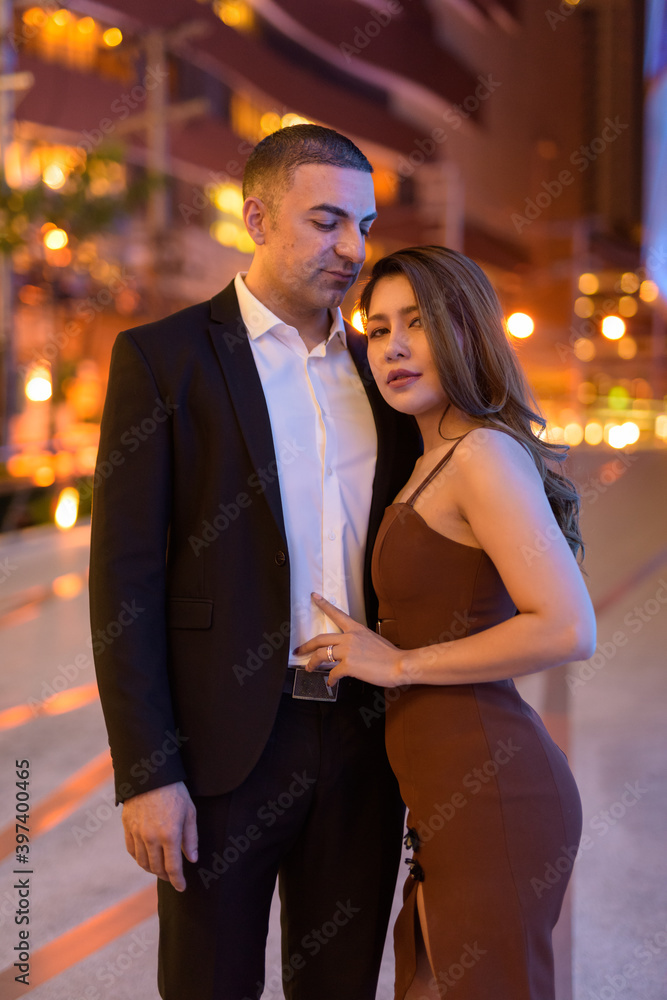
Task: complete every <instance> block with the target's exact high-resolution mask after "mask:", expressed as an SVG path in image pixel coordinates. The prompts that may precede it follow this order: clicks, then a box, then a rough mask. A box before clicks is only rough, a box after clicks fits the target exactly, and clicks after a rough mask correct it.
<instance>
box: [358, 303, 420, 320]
mask: <svg viewBox="0 0 667 1000" xmlns="http://www.w3.org/2000/svg"><path fill="white" fill-rule="evenodd" d="M398 311H399V313H400V315H401V316H406V315H407V313H411V312H419V306H402V307H401V308H400V309H399V310H398ZM386 318H387V317H386V315H385V314H384V313H373V315H372V316H368V317H367V318H366V322H367V323H370V322H371V320H373V319H386Z"/></svg>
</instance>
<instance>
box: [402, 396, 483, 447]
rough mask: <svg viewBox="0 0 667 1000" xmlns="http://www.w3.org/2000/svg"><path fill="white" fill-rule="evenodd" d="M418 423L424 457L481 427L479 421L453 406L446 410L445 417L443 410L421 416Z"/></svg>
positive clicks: (418, 417)
mask: <svg viewBox="0 0 667 1000" xmlns="http://www.w3.org/2000/svg"><path fill="white" fill-rule="evenodd" d="M417 423H418V425H419V432H420V434H421V436H422V440H423V442H424V455H427V454H428V453H429V452H431V451H435V449H436V448H441V447H442V445H443V444H445V443H446V442H448V441H455V440H456V438H459V437H461V435H462V434H465V433H466V432H467V431H471V430H472V429H473V428H474V427H479V426H481V425H480V422H479V421H478V420H474V419H473V418H472V417H469V416H468V415H467V414H466V413H462V412H461V410H457V409H456V407H454V406H451V405H450V406H448V407H447V409H446V410H445V415H444V417H443V412H442V410H441V411H440V412H439V413H428V414H426V413H425V414H419V415H418V416H417Z"/></svg>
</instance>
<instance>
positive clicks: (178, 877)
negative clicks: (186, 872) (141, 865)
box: [164, 843, 185, 892]
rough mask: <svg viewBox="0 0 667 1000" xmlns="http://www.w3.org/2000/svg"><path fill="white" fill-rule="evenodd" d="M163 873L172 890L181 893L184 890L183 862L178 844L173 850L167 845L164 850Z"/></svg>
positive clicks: (171, 845)
mask: <svg viewBox="0 0 667 1000" xmlns="http://www.w3.org/2000/svg"><path fill="white" fill-rule="evenodd" d="M164 871H165V875H166V878H168V879H169V881H170V882H171V884H172V885H173V887H174V889H177V890H178V892H183V890H184V889H185V878H184V877H183V860H182V854H181V848H180V844H179V846H178V848H175V847H174V845H173V844H171V843H169V844H167V845H166V846H165V849H164Z"/></svg>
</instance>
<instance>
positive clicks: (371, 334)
mask: <svg viewBox="0 0 667 1000" xmlns="http://www.w3.org/2000/svg"><path fill="white" fill-rule="evenodd" d="M386 332H387V328H386V327H385V326H376V327H375V329H374V330H369V331H368V339H369V340H372V339H373V337H380V336H381V335H382V334H383V333H386Z"/></svg>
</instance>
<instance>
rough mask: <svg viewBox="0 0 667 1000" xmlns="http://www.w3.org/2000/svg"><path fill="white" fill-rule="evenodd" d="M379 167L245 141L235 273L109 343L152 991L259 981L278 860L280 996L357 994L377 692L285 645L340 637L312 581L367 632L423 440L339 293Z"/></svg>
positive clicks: (114, 580) (227, 988) (226, 992)
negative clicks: (335, 678)
mask: <svg viewBox="0 0 667 1000" xmlns="http://www.w3.org/2000/svg"><path fill="white" fill-rule="evenodd" d="M371 173H372V167H371V165H370V163H369V162H368V161H367V160H366V158H365V157H364V155H363V154H362V153H361V152H360V150H359V149H357V147H356V146H355V145H354V144H353V143H352V142H350V140H349V139H347V138H345V137H344V136H341V135H339V134H338V133H336V132H333V131H331V130H329V129H324V128H321V127H320V126H314V125H297V126H293V127H292V128H287V129H282V130H280V131H279V132H276V133H274V134H273V135H271V136H269V137H268V138H266V139H265V140H263V142H261V143H260V144H259V145H258V146H257V147H256V149H255V150H254V151H253V153H252V154H251V156H250V158H249V160H248V164H247V167H246V172H245V175H244V197H245V203H244V210H243V211H244V219H245V223H246V227H247V229H248V232H249V233H250V235H251V236H252V238H253V240H254V242H255V244H256V252H255V254H254V256H253V260H252V263H251V266H250V269H249V271H248V273H247V274H246V275H243V274H239V275H237V277H236V279H235V280H234V281H233V282H232V283H231V284H230V285H228V286H227V288H225V289H224V290H223V291H222V292H220V293H219V294H218V295H216V296H215V297H214V298H213V299H212V300H211V301H210V302H206V303H202V304H200V305H196V306H192V307H190V308H188V309H184V310H183V311H182V312H180V313H177V314H175V315H174V316H170V317H167V318H166V319H164V320H161V321H159V322H157V323H151V324H148V325H147V326H144V327H140V328H138V329H135V330H131V331H126V332H125V333H122V334H120V335H119V337H118V338H117V340H116V343H115V345H114V350H113V354H112V361H111V370H110V376H109V388H108V393H107V400H106V404H105V409H104V415H103V419H102V431H101V439H100V453H99V459H98V471H99V475H98V476H97V480H98V481H99V485H98V486H97V488H96V491H95V494H94V500H93V519H92V557H91V571H90V581H91V587H90V594H91V620H92V627H93V634H94V635H96V636H98V641H97V643H96V649H97V654H96V669H97V674H98V681H99V686H100V695H101V699H102V706H103V709H104V714H105V720H106V723H107V728H108V731H109V742H110V745H111V752H112V757H113V762H114V770H115V776H116V790H117V798H118V800H119V801H122V802H123V803H124V804H123V824H124V828H125V839H126V844H127V848H128V851H129V852H130V854H132V856H133V857H134V858H135V859H136V860H137V862H138V863H139V864H140V865H141V866H142V867H143V868H145V869H146V870H147V871H150V872H153V873H154V874H155V875H157V876H158V877H159V879H160V881H159V883H158V909H159V916H160V953H159V986H160V992H161V995H162V997H163V998H165V1000H188V998H191V997H197V998H198V1000H199V998H203V1000H214V998H215V1000H254V998H256V997H259V996H260V995H261V993H262V987H263V980H264V949H265V942H266V933H267V925H268V917H269V908H270V903H271V897H272V894H273V890H274V886H275V882H276V877H277V876H278V878H279V886H280V894H281V904H282V906H281V914H282V930H283V942H282V948H283V981H284V990H285V995H286V996H287V997H288V998H289V1000H372V998H373V997H374V996H375V989H376V983H377V976H378V971H379V964H380V958H381V955H382V948H383V943H384V937H385V933H386V926H387V922H388V917H389V911H390V906H391V900H392V895H393V888H394V882H395V876H396V867H397V863H398V857H399V853H400V835H401V826H402V815H403V810H402V806H401V803H400V801H399V797H398V793H397V788H396V784H395V781H394V778H393V775H392V774H391V772H390V770H389V767H388V764H387V761H386V756H385V753H384V739H383V721H382V715H381V712H378V711H377V704H378V701H377V699H378V692H377V690H376V689H373V688H370V687H369V686H368V685H365V684H362V683H361V682H358V681H352V680H349V681H347V680H346V682H345V683H343V682H341V683H340V684H339V685H337V686H336V688H337V691H333V692H332V690H331V689H329V688H328V686H327V685H326V683H325V679H326V675H319V676H316V677H315V678H313V677H311V676H310V675H308V674H307V673H306V672H305V671H303V670H302V669H300V667H299V665H300V664H302V663H304V662H305V660H306V658H303V657H302V658H301V660H300V659H299V657H297V656H295V655H294V653H293V652H292V651H293V650H294V649H295V648H296V647H297V646H298V645H299V643H300V642H303V641H305V639H307V638H308V637H309V636H312V635H315V634H317V633H319V632H322V631H324V630H326V629H329V630H330V631H334V626H333V625H332V624H331V623H330V622H328V621H327V619H326V618H324V617H323V616H322V614H321V613H320V612H319V611H318V609H317V607H316V606H315V605H314V604H313V602H312V601H311V599H310V594H311V592H313V591H318V592H320V593H323V594H324V595H325V596H328V597H329V598H330V599H331V600H332V601H333V602H334V603H336V605H337V606H338V607H341V608H343V609H344V610H345V611H349V612H350V614H352V615H353V616H354V617H356V618H358V619H359V618H362V619H363V618H364V617H367V620H368V621H369V622H370V623H371V624H373V623H374V621H375V617H376V603H375V598H374V595H373V593H372V588H371V583H370V556H371V550H372V544H373V540H374V537H375V533H376V530H377V527H378V524H379V521H380V519H381V516H382V511H383V508H384V507H385V506H386V504H388V503H390V502H391V500H392V499H393V496H394V495H395V494H396V492H397V491H398V489H399V488H400V486H401V485H402V484H403V483H404V482H405V481H406V480H407V478H408V476H409V473H410V471H411V469H412V466H413V464H414V460H415V458H416V453H417V452H416V438H415V431H414V428H413V426H412V425H411V424H410V423H409V422H407V421H406V420H405V418H403V417H401V416H400V415H398V414H396V413H395V412H394V411H392V410H390V409H389V407H387V406H386V405H385V404H384V403H383V401H382V399H381V397H380V394H379V392H378V391H377V389H376V387H375V385H374V383H373V381H372V378H371V377H370V373H369V371H368V368H367V363H366V357H365V342H364V338H363V337H361V336H360V335H359V334H357V333H356V332H355V331H354V330H352V328H351V327H349V326H347V325H346V324H345V323H344V322H343V319H342V316H341V313H340V308H339V306H340V303H341V302H342V300H343V297H344V295H345V293H346V292H347V290H348V289H349V288H350V287H351V286H352V284H353V283H354V281H355V279H356V278H357V275H358V273H359V270H360V268H361V266H362V264H363V261H364V256H365V248H364V241H365V238H366V236H367V235H368V231H369V229H370V226H371V223H372V221H373V219H374V218H375V215H376V212H375V203H374V194H373V184H372V177H371ZM110 623H111V624H113V626H114V627H113V628H111V627H110ZM100 636H104V637H105V638H101V637H100ZM334 698H335V700H334ZM373 706H375V707H373ZM183 857H184V858H185V860H183Z"/></svg>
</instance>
